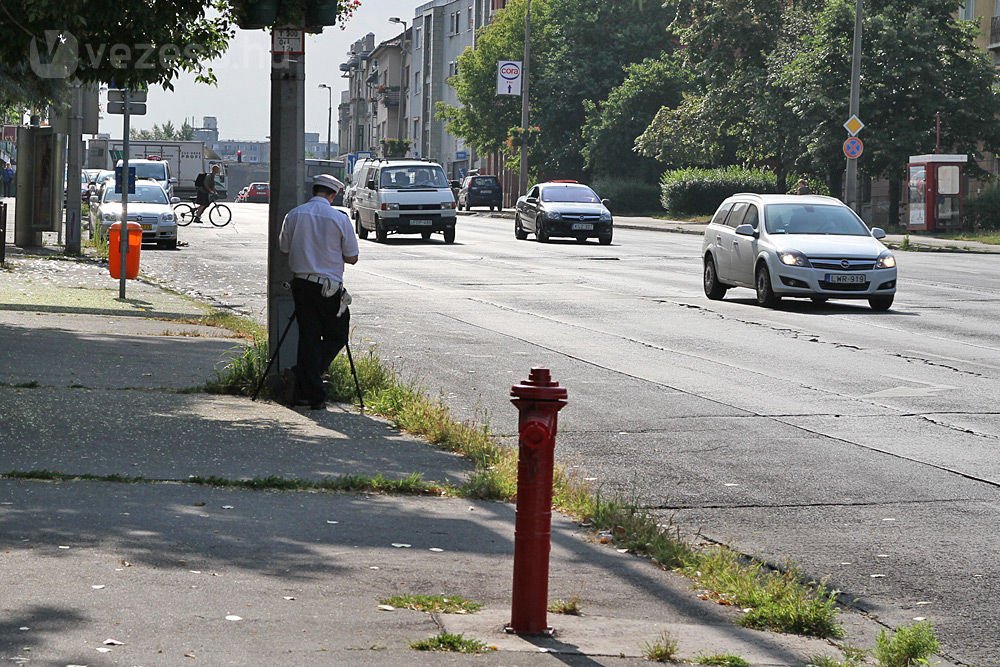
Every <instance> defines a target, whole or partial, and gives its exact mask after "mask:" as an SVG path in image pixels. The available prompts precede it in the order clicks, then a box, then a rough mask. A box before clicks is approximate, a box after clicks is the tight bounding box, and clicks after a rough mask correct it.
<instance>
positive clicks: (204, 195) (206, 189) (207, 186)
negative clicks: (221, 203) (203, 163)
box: [194, 164, 222, 222]
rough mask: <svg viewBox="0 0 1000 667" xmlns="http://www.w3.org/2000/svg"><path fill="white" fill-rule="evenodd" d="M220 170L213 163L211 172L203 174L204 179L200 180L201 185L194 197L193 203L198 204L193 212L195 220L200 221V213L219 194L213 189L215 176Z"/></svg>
mask: <svg viewBox="0 0 1000 667" xmlns="http://www.w3.org/2000/svg"><path fill="white" fill-rule="evenodd" d="M220 171H222V169H221V168H220V167H219V165H217V164H213V165H212V171H211V173H208V174H205V178H204V180H202V183H201V185H200V186H199V187H198V194H197V197H196V198H195V203H197V204H198V208H197V210H195V212H194V221H195V222H201V214H202V213H203V212H204V211H205V209H206V208H208V205H209V204H210V203H212V200H213V199H214V198H215V197H216V196H218V194H219V193H218V191H217V190H216V189H215V177H216V176H218V175H219V172H220Z"/></svg>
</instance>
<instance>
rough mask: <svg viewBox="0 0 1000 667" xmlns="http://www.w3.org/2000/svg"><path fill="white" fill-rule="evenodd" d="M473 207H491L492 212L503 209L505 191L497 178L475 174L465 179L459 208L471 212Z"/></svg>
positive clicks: (460, 193) (460, 189)
mask: <svg viewBox="0 0 1000 667" xmlns="http://www.w3.org/2000/svg"><path fill="white" fill-rule="evenodd" d="M473 206H489V207H490V210H491V211H492V210H493V209H494V208H496V210H498V211H499V210H500V209H501V208H503V189H501V187H500V180H499V179H498V178H497V177H496V176H490V175H486V174H473V175H472V176H466V177H465V179H464V180H463V181H462V186H461V187H460V188H459V190H458V208H459V209H463V208H464V209H465V210H466V211H469V210H472V207H473Z"/></svg>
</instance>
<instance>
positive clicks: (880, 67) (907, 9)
mask: <svg viewBox="0 0 1000 667" xmlns="http://www.w3.org/2000/svg"><path fill="white" fill-rule="evenodd" d="M959 4H960V3H959V0H880V1H879V2H871V3H869V5H870V6H869V7H868V8H867V9H866V12H865V26H864V41H863V46H862V61H861V75H862V77H861V104H860V114H859V115H860V116H861V117H862V119H863V120H864V122H865V123H866V125H867V127H866V128H865V130H864V133H863V138H864V141H865V152H864V155H863V156H862V157H861V158H860V164H859V167H860V168H861V169H862V170H864V171H865V172H866V173H868V174H870V175H872V176H876V177H882V178H887V179H888V180H889V183H890V188H889V197H890V199H889V220H890V222H891V223H892V224H895V223H896V221H897V220H898V219H899V195H900V182H901V178H902V176H903V172H904V169H905V166H906V163H907V158H908V156H910V155H915V154H921V153H931V152H933V151H934V148H935V115H936V114H937V113H938V112H940V114H941V118H942V136H941V146H942V150H943V151H945V152H958V153H967V154H970V155H976V154H977V153H978V151H979V150H980V149H981V148H986V149H988V150H993V149H996V148H997V147H1000V123H998V120H997V117H996V109H997V106H998V104H997V103H998V101H1000V98H998V95H997V90H996V84H997V76H996V73H995V71H994V69H993V67H992V64H991V63H990V62H989V60H988V58H987V56H986V54H985V53H984V52H983V51H982V50H981V49H979V48H978V47H977V46H976V43H975V39H976V31H977V30H976V27H975V26H974V25H973V24H971V23H969V22H965V21H960V20H957V19H955V18H954V16H955V14H956V13H957V11H958V9H959ZM853 25H854V3H853V2H851V1H850V0H829V2H827V4H826V7H825V8H824V9H823V10H822V11H821V12H820V13H819V15H818V16H817V18H816V22H815V28H814V32H813V35H812V36H810V37H807V38H805V40H804V48H803V50H802V52H801V54H800V55H799V56H798V57H797V58H796V59H795V60H794V61H793V62H792V63H791V64H790V65H789V67H788V69H787V73H786V77H787V80H788V82H789V86H790V88H791V89H793V90H795V91H796V95H795V96H794V99H793V100H792V105H793V106H794V108H795V109H796V110H797V111H798V113H800V114H801V115H802V117H803V119H804V120H805V121H806V124H807V125H808V126H810V127H811V128H812V129H811V131H810V132H809V133H808V134H807V135H806V136H805V142H804V147H805V152H806V153H807V154H808V156H809V159H810V160H811V161H812V163H813V164H814V165H816V166H818V167H819V168H821V169H825V170H826V171H827V172H828V173H831V174H839V173H840V172H841V170H842V169H843V165H844V159H845V158H844V157H843V153H842V152H841V148H840V146H841V143H842V142H843V140H844V139H845V138H846V134H845V132H844V131H843V128H842V127H841V125H842V123H843V122H844V121H846V120H847V116H848V102H849V82H850V53H851V36H852V35H853ZM831 190H832V191H834V192H837V191H839V189H837V190H833V189H832V188H831Z"/></svg>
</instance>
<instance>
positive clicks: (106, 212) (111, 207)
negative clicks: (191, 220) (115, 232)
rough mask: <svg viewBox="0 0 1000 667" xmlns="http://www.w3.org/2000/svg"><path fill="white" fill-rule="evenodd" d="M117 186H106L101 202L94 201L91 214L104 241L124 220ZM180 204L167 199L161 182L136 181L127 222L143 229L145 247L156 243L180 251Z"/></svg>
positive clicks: (129, 200)
mask: <svg viewBox="0 0 1000 667" xmlns="http://www.w3.org/2000/svg"><path fill="white" fill-rule="evenodd" d="M114 183H115V181H114V180H110V181H107V182H105V185H104V189H103V191H102V192H101V196H100V198H98V197H96V196H95V197H93V198H91V205H90V208H91V211H92V212H93V214H94V216H95V217H96V220H98V221H99V223H100V231H99V233H100V234H101V236H103V237H105V238H107V234H108V231H109V230H110V229H111V225H113V224H114V223H116V222H121V219H122V196H121V194H120V193H117V192H115V187H114ZM178 202H180V199H179V198H177V197H173V198H170V197H167V191H166V190H164V189H163V186H162V185H160V184H159V182H157V181H155V180H152V179H148V180H147V179H142V180H136V183H135V193H134V194H129V196H128V219H129V222H138V223H139V224H140V225H142V242H143V243H156V245H157V246H159V247H161V248H170V249H174V248H176V247H177V219H176V218H175V217H174V209H173V205H174V204H176V203H178Z"/></svg>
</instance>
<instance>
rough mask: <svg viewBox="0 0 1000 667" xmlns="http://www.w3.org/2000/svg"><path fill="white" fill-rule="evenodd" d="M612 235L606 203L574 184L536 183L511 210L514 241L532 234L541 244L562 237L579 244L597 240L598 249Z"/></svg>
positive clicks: (609, 241) (604, 200) (585, 188)
mask: <svg viewBox="0 0 1000 667" xmlns="http://www.w3.org/2000/svg"><path fill="white" fill-rule="evenodd" d="M613 232H614V220H613V218H612V217H611V211H609V210H608V200H607V199H601V198H600V197H598V196H597V193H595V192H594V191H593V190H591V189H590V188H589V187H587V186H586V185H583V184H582V183H578V182H576V181H549V182H547V183H539V184H538V185H535V186H534V187H532V188H531V189H530V190H528V194H526V195H524V196H522V197H520V198H519V199H518V200H517V205H516V206H515V209H514V236H515V237H516V238H517V239H518V240H524V239H526V238H528V234H534V235H535V239H536V240H538V241H539V242H541V243H546V242H548V240H549V239H550V238H551V237H554V236H565V237H571V238H575V239H576V240H577V241H578V242H580V243H583V242H584V241H586V240H587V239H588V238H597V239H598V240H599V241H600V243H601V245H610V244H611V237H612V234H613Z"/></svg>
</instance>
